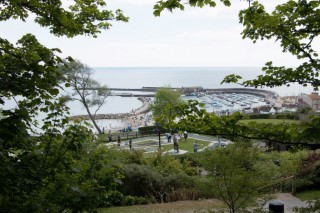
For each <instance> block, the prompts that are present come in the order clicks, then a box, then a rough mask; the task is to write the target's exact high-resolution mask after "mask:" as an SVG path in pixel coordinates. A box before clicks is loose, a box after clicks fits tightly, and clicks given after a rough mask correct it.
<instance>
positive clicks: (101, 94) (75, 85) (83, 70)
mask: <svg viewBox="0 0 320 213" xmlns="http://www.w3.org/2000/svg"><path fill="white" fill-rule="evenodd" d="M60 70H61V71H62V72H63V73H64V74H65V75H66V76H67V81H68V82H69V83H70V85H71V88H72V89H73V90H74V92H73V93H72V97H73V99H75V100H78V101H80V102H81V103H82V105H83V106H84V108H85V109H86V111H87V113H88V115H89V118H90V119H91V121H92V123H93V125H94V127H95V128H96V129H97V131H98V132H99V134H102V133H103V132H102V130H101V129H100V127H99V126H98V125H97V123H96V121H95V117H96V114H97V112H98V111H99V109H100V108H101V107H102V106H103V104H104V103H105V102H106V99H107V98H108V96H109V94H110V91H109V90H108V88H107V86H106V85H103V86H102V85H101V84H100V83H99V82H98V81H96V80H94V79H92V74H93V70H92V69H91V68H90V67H88V66H87V65H85V64H82V63H81V62H80V61H72V62H70V63H67V64H65V65H63V66H61V67H60ZM92 107H96V109H95V111H94V113H92V112H91V110H90V108H92Z"/></svg>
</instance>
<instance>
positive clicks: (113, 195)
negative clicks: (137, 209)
mask: <svg viewBox="0 0 320 213" xmlns="http://www.w3.org/2000/svg"><path fill="white" fill-rule="evenodd" d="M149 202H150V200H149V199H148V198H145V197H135V196H130V195H129V196H124V195H123V194H122V193H121V192H119V191H110V192H108V193H107V194H106V195H105V199H104V201H103V202H102V204H101V206H100V207H111V206H131V205H142V204H148V203H149Z"/></svg>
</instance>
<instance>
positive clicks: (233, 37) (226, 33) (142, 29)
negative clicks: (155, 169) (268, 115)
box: [0, 0, 299, 67]
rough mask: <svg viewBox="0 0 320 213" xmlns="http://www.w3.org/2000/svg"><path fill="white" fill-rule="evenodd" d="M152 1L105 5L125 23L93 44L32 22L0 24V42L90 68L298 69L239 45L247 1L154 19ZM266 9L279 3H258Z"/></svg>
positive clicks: (274, 54) (266, 45)
mask: <svg viewBox="0 0 320 213" xmlns="http://www.w3.org/2000/svg"><path fill="white" fill-rule="evenodd" d="M155 2H156V1H155V0H109V1H107V5H108V7H107V8H113V9H117V8H119V9H122V10H123V11H124V14H125V15H126V16H129V17H130V20H129V22H128V23H120V22H113V23H112V24H113V26H112V27H111V29H109V30H106V31H103V32H102V33H101V34H99V35H98V38H93V37H89V36H77V37H75V38H72V39H70V38H66V37H55V36H53V35H51V34H50V33H49V29H47V28H41V27H40V26H38V25H37V24H35V23H34V22H33V21H32V19H30V20H28V21H27V22H25V23H24V22H21V21H17V20H11V21H7V22H1V23H0V29H1V31H0V37H2V38H6V39H8V40H9V41H11V42H13V43H15V42H16V41H17V40H18V39H19V38H20V37H21V36H22V35H24V34H26V33H33V34H35V35H36V37H37V38H38V40H39V41H40V42H41V43H42V44H44V45H45V46H47V47H50V48H59V49H60V50H61V51H62V55H61V56H62V57H66V56H72V57H73V58H76V59H78V60H80V61H82V62H83V63H85V64H87V65H89V66H91V67H262V66H263V65H264V64H265V63H266V62H267V61H274V63H275V64H276V65H286V66H297V65H298V64H299V61H298V60H297V59H296V58H295V57H293V56H292V55H290V54H288V53H283V52H282V50H281V48H280V46H279V43H277V42H275V41H274V40H270V41H266V40H264V41H259V42H257V43H256V44H253V42H252V41H251V40H248V39H242V37H241V31H242V29H243V27H242V26H241V24H240V23H239V18H238V12H239V10H240V9H242V8H246V7H248V3H247V1H240V0H237V1H233V2H232V6H231V7H225V6H224V5H222V4H221V3H220V2H217V3H218V4H217V7H215V8H202V9H200V8H190V7H186V9H185V10H184V11H178V10H176V11H174V12H173V13H170V12H164V13H163V14H162V15H161V16H160V17H154V16H153V14H152V12H153V9H152V8H153V5H154V4H155ZM260 2H262V3H265V4H266V8H268V9H271V8H273V6H274V5H275V3H279V2H284V0H261V1H260Z"/></svg>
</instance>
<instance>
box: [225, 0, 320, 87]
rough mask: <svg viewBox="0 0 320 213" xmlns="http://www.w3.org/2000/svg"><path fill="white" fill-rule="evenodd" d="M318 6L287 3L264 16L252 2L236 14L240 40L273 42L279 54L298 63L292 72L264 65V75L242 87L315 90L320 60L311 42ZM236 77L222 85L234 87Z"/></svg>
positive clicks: (301, 1) (315, 34) (316, 35)
mask: <svg viewBox="0 0 320 213" xmlns="http://www.w3.org/2000/svg"><path fill="white" fill-rule="evenodd" d="M319 6H320V2H319V1H304V0H299V1H293V0H290V1H287V2H286V3H284V4H281V5H278V6H277V7H276V8H275V10H274V11H272V13H268V12H266V10H265V8H264V6H263V5H262V4H260V3H259V2H257V1H256V2H253V3H252V5H251V6H249V7H248V8H247V9H245V10H242V11H240V13H239V18H240V23H242V24H243V26H244V27H245V28H244V30H243V31H242V36H243V38H249V39H251V40H252V41H253V42H254V43H255V42H257V41H258V40H259V39H260V40H263V39H276V41H278V42H280V46H281V47H282V51H283V52H289V53H291V54H292V55H293V56H296V57H297V59H298V60H301V61H302V63H301V64H300V65H299V66H297V67H296V68H287V67H285V66H274V65H273V63H272V62H267V63H266V64H265V67H263V69H262V70H263V71H264V72H265V74H264V75H259V76H258V77H257V78H256V79H253V80H247V81H243V82H242V83H241V84H242V85H244V86H254V87H258V86H261V87H262V86H267V87H275V86H282V85H287V86H290V84H291V83H298V84H300V85H303V86H307V85H311V86H312V87H313V88H314V90H318V87H319V86H320V80H319V70H320V60H319V57H318V56H319V55H318V52H317V49H316V46H315V42H316V41H317V39H319V34H320V27H319V26H320V21H319V19H318V18H317V17H318V16H319V14H320V9H319ZM239 77H240V76H235V75H230V76H227V77H226V78H225V79H224V80H223V82H222V83H237V82H238V80H240V78H239Z"/></svg>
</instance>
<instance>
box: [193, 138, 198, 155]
mask: <svg viewBox="0 0 320 213" xmlns="http://www.w3.org/2000/svg"><path fill="white" fill-rule="evenodd" d="M193 152H194V153H197V152H198V142H197V141H194V143H193Z"/></svg>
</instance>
